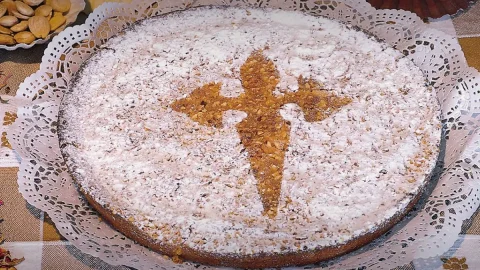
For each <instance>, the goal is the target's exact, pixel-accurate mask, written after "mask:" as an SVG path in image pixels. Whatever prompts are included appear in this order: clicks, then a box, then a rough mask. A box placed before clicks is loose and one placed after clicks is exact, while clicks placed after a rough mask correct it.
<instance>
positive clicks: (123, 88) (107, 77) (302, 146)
mask: <svg viewBox="0 0 480 270" xmlns="http://www.w3.org/2000/svg"><path fill="white" fill-rule="evenodd" d="M105 47H106V48H105V49H104V50H102V51H101V52H99V53H98V54H96V55H95V56H93V57H92V59H91V60H90V61H89V62H88V64H87V65H86V66H85V68H84V69H83V71H82V72H81V74H80V75H79V79H78V82H77V83H76V84H75V86H74V87H73V89H72V93H71V94H68V95H67V96H66V97H65V101H64V107H63V113H64V115H63V117H64V119H66V120H67V123H66V125H64V126H63V128H64V130H62V133H63V134H62V136H63V137H64V143H67V146H66V147H65V148H64V149H63V151H64V153H66V154H68V155H69V158H68V162H69V163H70V164H71V166H70V168H71V169H72V170H73V173H74V174H77V175H80V176H81V177H79V179H80V180H81V185H82V187H84V188H85V190H86V191H87V192H89V193H90V194H91V195H92V196H93V197H94V198H95V199H96V200H97V201H99V202H100V203H101V204H105V205H108V207H109V208H110V209H114V211H115V212H117V213H119V214H121V215H122V216H124V217H125V218H127V219H131V220H134V221H133V222H134V223H135V224H136V225H137V226H138V227H140V228H141V229H143V230H144V231H145V232H147V233H149V234H150V235H151V236H152V237H153V238H156V239H158V240H160V241H166V242H170V243H174V244H175V243H179V242H182V243H183V244H185V245H188V246H191V247H193V248H197V249H201V250H205V251H209V252H215V253H220V254H227V253H237V254H253V253H257V252H291V251H296V250H303V249H305V248H306V249H312V248H315V247H319V246H328V245H335V244H338V243H343V242H345V241H348V240H350V239H352V238H353V237H355V236H359V235H361V234H364V233H366V232H368V231H371V230H373V229H374V228H375V227H376V226H378V225H379V224H381V223H382V222H385V221H386V220H387V219H388V218H390V217H392V216H393V215H394V214H395V213H397V212H398V211H399V210H401V209H403V208H404V207H405V206H406V205H407V204H408V202H409V201H410V199H411V198H412V197H413V195H414V194H416V193H417V192H418V191H419V188H420V187H421V186H422V185H423V183H424V179H425V177H426V176H427V175H428V173H429V172H430V170H431V169H432V167H433V165H434V163H435V158H436V154H437V152H438V143H439V140H440V125H439V121H438V119H437V114H438V108H437V105H436V100H435V96H434V93H433V92H432V91H429V90H428V89H427V88H426V87H425V86H424V78H423V77H422V74H421V72H420V71H419V69H418V68H416V67H415V66H414V65H413V64H412V63H411V62H410V61H408V60H407V59H405V58H403V57H402V55H401V54H400V53H399V52H397V51H395V50H393V49H392V48H389V47H388V46H386V45H384V44H380V43H377V42H376V41H374V40H372V39H371V38H369V37H368V36H367V35H365V34H363V33H361V32H356V31H353V30H348V29H347V28H346V27H345V26H343V25H341V24H338V23H336V22H333V21H330V20H327V19H323V18H316V17H311V16H306V15H303V14H301V13H296V12H285V11H270V10H249V11H248V12H246V10H243V9H237V8H228V9H209V8H201V9H196V10H191V11H186V12H182V13H175V14H171V15H168V16H165V17H160V18H155V19H150V20H147V21H144V22H143V23H142V24H141V25H138V26H136V27H135V28H134V29H133V30H132V31H127V32H126V33H125V34H124V35H122V36H119V37H116V38H113V39H111V40H110V41H109V42H107V44H106V45H105ZM265 47H267V48H268V49H265V50H264V52H263V53H264V54H265V55H266V56H267V57H268V58H269V59H272V60H273V61H274V63H275V65H276V67H277V69H278V70H279V73H280V77H281V81H280V83H279V85H278V91H277V94H279V95H281V94H282V91H284V90H288V91H296V89H298V85H297V78H298V76H300V75H302V76H303V77H307V78H308V77H311V78H313V79H315V80H318V81H320V82H322V83H323V84H324V85H325V87H326V88H327V89H331V90H332V91H334V92H335V93H336V94H337V95H340V96H348V97H350V98H352V99H353V102H352V103H351V104H349V105H348V106H345V107H344V108H343V109H342V110H341V111H339V112H337V113H336V114H334V115H333V116H332V117H330V118H328V119H326V120H324V121H322V122H316V123H308V122H306V121H305V120H304V117H303V114H302V112H301V110H300V109H299V108H298V106H297V105H294V104H288V105H285V106H284V108H283V109H282V111H281V114H282V116H283V117H284V118H285V119H287V120H290V121H291V123H292V125H291V135H290V147H289V149H288V151H287V153H286V157H285V170H284V177H283V183H282V197H281V201H280V209H279V212H278V215H277V217H276V218H275V219H269V218H268V217H265V216H263V215H262V203H261V201H260V197H259V195H258V194H257V190H256V180H255V178H254V177H253V175H252V173H251V172H250V164H249V161H248V158H247V153H246V152H245V151H244V150H243V147H242V145H241V144H240V139H239V136H238V134H237V131H236V129H235V124H236V123H238V122H239V121H241V119H242V118H243V117H245V113H243V112H239V111H229V112H227V113H226V117H225V126H224V128H222V129H215V128H210V127H205V126H202V125H200V124H197V123H195V122H193V121H192V120H191V119H189V118H188V117H187V116H186V115H183V114H181V113H178V112H175V111H172V109H171V108H170V107H169V105H170V104H171V103H172V102H174V101H175V100H178V99H180V98H182V97H185V96H186V95H188V94H189V93H190V92H191V91H193V90H194V89H195V88H197V87H200V86H202V85H204V84H206V83H210V82H220V83H222V91H221V94H222V95H224V96H230V97H233V96H237V95H239V94H240V93H241V92H242V91H243V90H242V88H241V83H240V81H239V79H238V78H239V68H240V66H241V65H242V64H243V63H244V62H245V60H246V59H247V57H248V56H249V55H250V53H251V52H252V51H253V50H256V49H263V48H265Z"/></svg>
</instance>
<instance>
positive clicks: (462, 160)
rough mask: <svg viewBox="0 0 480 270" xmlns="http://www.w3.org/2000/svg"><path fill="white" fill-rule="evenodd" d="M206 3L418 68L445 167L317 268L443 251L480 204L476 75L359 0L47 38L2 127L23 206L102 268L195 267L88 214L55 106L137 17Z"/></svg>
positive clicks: (409, 16)
mask: <svg viewBox="0 0 480 270" xmlns="http://www.w3.org/2000/svg"><path fill="white" fill-rule="evenodd" d="M203 5H230V6H242V7H271V8H281V9H285V10H299V11H303V12H306V13H309V14H313V15H316V16H326V17H328V18H332V19H337V20H340V21H342V22H345V23H349V24H351V25H353V26H356V27H358V28H360V29H362V30H364V31H366V32H369V33H372V34H373V35H375V36H376V37H377V38H378V39H379V40H383V41H385V42H387V43H388V44H390V45H392V46H393V47H395V48H396V49H398V50H400V51H401V52H403V53H404V54H405V55H406V56H407V57H408V58H409V59H411V60H412V61H413V62H414V63H415V64H416V65H418V66H419V67H420V69H421V70H422V71H423V73H424V75H425V78H426V79H427V81H428V83H429V84H430V85H431V87H432V88H433V89H434V90H435V91H436V92H437V95H438V98H439V102H440V105H441V108H442V115H443V123H444V128H445V140H444V146H443V148H444V151H443V154H442V157H443V162H442V163H441V164H440V165H441V166H442V167H443V169H442V170H441V171H439V173H438V175H437V177H434V179H436V180H435V181H434V183H432V187H431V194H430V195H429V196H428V197H426V198H425V199H424V200H423V204H422V205H420V206H419V207H418V209H417V210H416V211H414V212H412V213H411V214H410V215H409V217H408V218H406V219H405V220H404V221H402V222H401V223H400V224H399V225H397V226H396V227H395V228H394V229H393V230H392V231H391V232H389V233H388V234H387V235H386V236H384V237H382V238H381V239H378V240H376V241H375V242H374V243H372V244H371V245H369V246H367V247H365V248H362V249H360V250H358V251H356V252H354V253H351V254H349V255H346V256H344V257H341V258H339V259H336V260H334V261H331V262H328V263H322V264H321V265H320V266H322V267H324V266H328V267H331V268H332V269H338V268H355V269H356V268H358V267H367V268H369V269H370V268H372V269H375V268H377V269H385V268H393V267H395V266H398V265H404V264H408V263H409V262H411V261H412V260H413V259H416V258H428V257H431V256H436V255H439V254H442V253H443V252H445V251H446V250H448V248H449V247H450V246H451V245H452V244H453V243H454V241H455V240H456V239H457V236H458V233H459V232H460V228H461V224H462V221H463V220H465V219H467V218H469V217H470V216H471V215H472V214H473V213H474V211H475V210H476V209H477V208H478V206H479V205H480V201H479V197H478V194H479V188H480V184H479V183H480V181H478V180H479V178H480V175H479V167H478V166H479V164H480V160H479V159H480V157H479V156H478V154H477V153H478V152H479V151H480V147H479V144H480V134H479V131H480V98H479V95H480V87H479V83H480V75H479V73H478V71H477V70H475V69H473V68H470V67H468V65H467V64H466V61H465V59H464V56H463V53H462V51H461V48H460V46H459V45H458V43H457V42H456V41H455V39H454V38H453V37H451V36H448V35H446V34H444V33H442V32H439V31H436V30H432V29H430V28H428V26H427V25H426V24H424V23H423V22H422V21H421V20H420V18H418V17H417V16H416V15H414V14H413V13H410V12H404V11H394V10H375V9H374V8H372V7H371V6H370V5H369V4H368V3H367V2H366V1H363V0H357V1H355V0H343V1H333V0H323V1H321V0H320V1H314V0H257V1H253V0H251V1H250V0H223V1H222V0H198V1H186V0H183V1H178V0H168V1H135V3H132V4H118V3H106V4H103V5H102V6H100V7H99V8H97V9H96V10H95V12H94V13H92V14H91V15H90V16H89V17H88V19H87V21H86V22H85V24H83V25H79V26H75V27H70V28H68V29H66V30H65V31H63V32H61V33H60V34H59V35H58V36H56V37H55V38H54V39H53V41H52V42H51V44H50V45H49V47H48V48H47V50H46V51H45V55H44V57H43V59H42V64H41V67H40V70H39V71H38V72H36V73H35V74H33V75H32V76H30V77H29V78H27V79H26V80H25V82H24V83H22V84H21V85H20V89H19V90H18V93H17V96H16V103H17V104H21V105H22V107H21V108H20V109H19V110H18V112H17V117H18V118H17V119H16V120H15V123H13V125H10V126H9V132H8V140H9V142H10V143H11V145H12V146H13V148H14V149H15V150H16V151H17V153H18V155H19V156H20V157H21V158H22V163H21V167H20V172H19V180H18V182H19V188H20V191H21V192H22V194H23V196H24V197H25V198H26V200H27V201H28V203H30V204H32V205H34V206H35V207H37V208H40V209H42V210H43V211H46V212H47V213H48V214H49V216H50V217H51V218H52V220H53V221H54V222H55V224H56V226H57V228H58V229H59V231H60V232H61V233H62V235H64V236H65V238H66V239H68V240H69V241H71V242H72V243H74V244H75V246H77V247H78V248H79V249H80V250H82V251H84V252H85V253H88V254H91V255H93V256H97V257H99V258H101V259H102V260H104V261H106V262H108V263H111V264H114V265H119V264H123V265H127V266H131V267H135V268H139V269H150V268H152V269H190V268H192V267H193V265H192V264H191V263H184V264H174V263H173V262H171V261H170V260H168V259H166V258H164V257H162V256H161V255H159V254H156V253H154V252H151V251H149V250H148V249H146V248H144V247H142V246H139V245H137V244H135V243H134V242H133V241H131V240H130V239H128V238H125V237H124V236H123V235H122V234H120V233H118V232H117V231H115V230H114V229H112V228H111V227H110V226H109V225H108V224H106V223H105V222H103V221H102V219H101V218H100V217H99V216H98V214H97V213H96V212H95V211H94V210H93V209H92V208H90V207H89V206H88V204H87V203H86V202H85V201H84V199H83V198H82V197H81V196H80V195H79V193H78V191H77V189H76V187H75V185H74V183H73V181H72V179H71V177H70V176H69V174H68V172H67V168H66V166H65V162H64V160H63V158H62V156H61V154H60V149H59V145H58V144H59V142H58V135H57V126H58V122H57V121H58V110H59V104H60V102H61V99H62V97H63V94H64V92H65V90H66V89H67V88H68V86H69V84H70V82H71V80H72V78H73V77H74V75H75V72H77V71H78V69H79V68H80V65H81V64H82V63H83V62H84V61H85V60H86V59H88V58H89V56H90V55H91V54H92V53H94V52H95V51H96V50H98V48H99V46H100V45H101V44H103V43H104V42H105V41H106V40H107V39H108V38H109V37H111V36H114V35H116V34H118V33H119V32H121V31H122V29H124V28H125V27H128V26H129V25H131V24H133V23H135V22H136V21H138V20H141V19H143V18H146V17H151V16H156V15H161V14H165V13H168V12H173V11H178V10H184V9H187V8H191V7H197V6H203ZM440 160H442V158H441V159H440ZM435 184H436V185H435ZM320 266H318V267H320ZM197 267H198V265H197ZM309 267H317V266H309ZM202 268H203V269H212V268H211V267H207V266H202Z"/></svg>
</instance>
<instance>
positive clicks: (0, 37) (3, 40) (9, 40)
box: [0, 34, 15, 45]
mask: <svg viewBox="0 0 480 270" xmlns="http://www.w3.org/2000/svg"><path fill="white" fill-rule="evenodd" d="M14 44H15V39H13V37H12V36H9V35H4V34H0V45H14Z"/></svg>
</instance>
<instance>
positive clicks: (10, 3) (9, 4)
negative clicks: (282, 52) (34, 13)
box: [2, 0, 17, 15]
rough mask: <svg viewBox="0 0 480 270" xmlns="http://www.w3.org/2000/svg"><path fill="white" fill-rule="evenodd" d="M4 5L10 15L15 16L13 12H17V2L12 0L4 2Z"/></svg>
mask: <svg viewBox="0 0 480 270" xmlns="http://www.w3.org/2000/svg"><path fill="white" fill-rule="evenodd" d="M2 5H4V6H5V7H6V8H7V10H8V15H13V13H12V11H14V10H15V11H17V6H16V5H15V2H13V1H12V0H4V1H3V2H2Z"/></svg>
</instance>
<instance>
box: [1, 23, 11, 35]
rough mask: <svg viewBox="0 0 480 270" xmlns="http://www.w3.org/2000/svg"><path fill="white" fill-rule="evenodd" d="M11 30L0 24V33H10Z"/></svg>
mask: <svg viewBox="0 0 480 270" xmlns="http://www.w3.org/2000/svg"><path fill="white" fill-rule="evenodd" d="M11 33H12V30H10V29H8V28H6V27H3V26H1V25H0V34H5V35H10V34H11Z"/></svg>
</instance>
